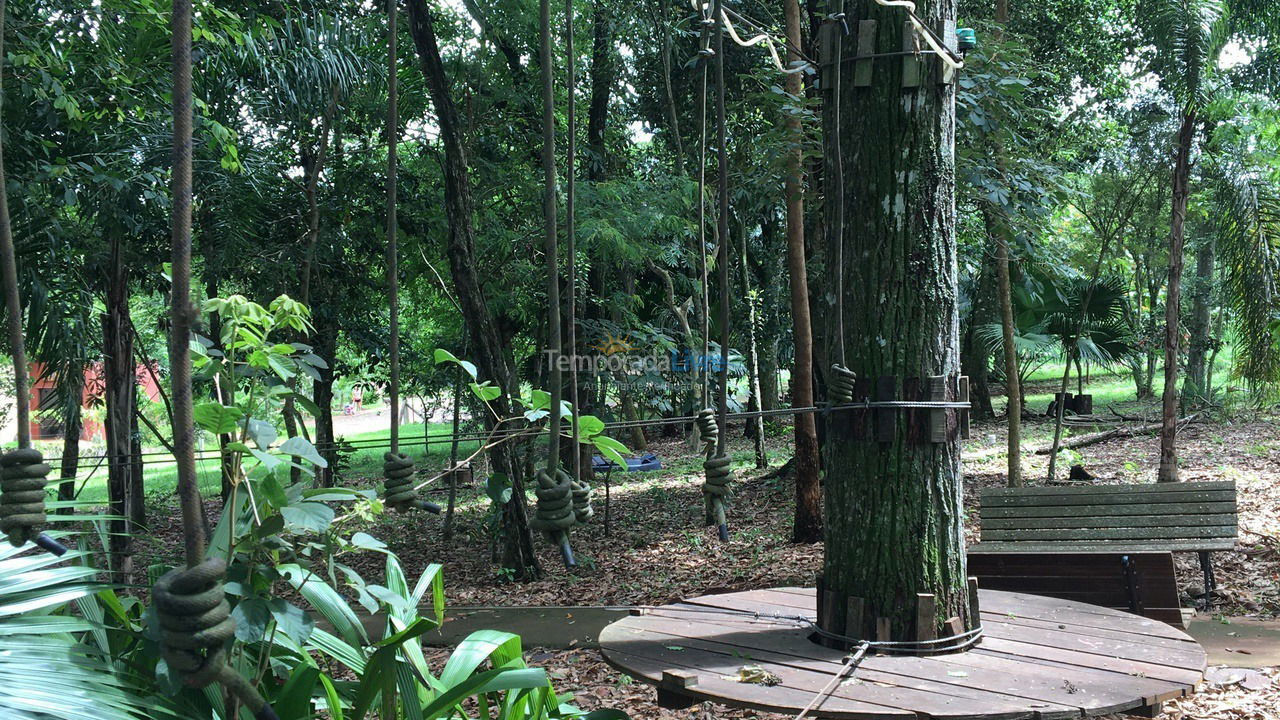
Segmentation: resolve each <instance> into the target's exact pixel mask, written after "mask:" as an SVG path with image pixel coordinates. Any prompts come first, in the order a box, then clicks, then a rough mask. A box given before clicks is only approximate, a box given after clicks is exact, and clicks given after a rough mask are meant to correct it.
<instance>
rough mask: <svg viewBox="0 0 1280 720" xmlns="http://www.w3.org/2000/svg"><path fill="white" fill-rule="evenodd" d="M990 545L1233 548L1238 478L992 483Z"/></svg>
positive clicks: (986, 500) (986, 505) (985, 507)
mask: <svg viewBox="0 0 1280 720" xmlns="http://www.w3.org/2000/svg"><path fill="white" fill-rule="evenodd" d="M981 499H982V510H981V518H982V542H983V543H988V542H990V543H998V544H999V545H1001V546H1007V545H1013V544H1022V543H1026V544H1028V546H1029V545H1030V544H1032V543H1035V544H1036V545H1041V546H1044V545H1052V546H1055V547H1060V548H1063V549H1070V548H1072V547H1077V546H1090V547H1093V546H1098V547H1105V546H1114V547H1117V548H1120V547H1124V546H1133V547H1154V546H1159V547H1160V548H1161V549H1164V550H1229V549H1231V548H1232V547H1233V546H1234V545H1235V538H1236V529H1237V527H1236V485H1235V483H1234V482H1230V481H1226V482H1186V483H1155V484H1143V485H1096V486H1084V487H1081V486H1054V487H1034V488H990V489H986V490H983V491H982V495H981Z"/></svg>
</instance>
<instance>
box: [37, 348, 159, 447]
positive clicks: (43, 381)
mask: <svg viewBox="0 0 1280 720" xmlns="http://www.w3.org/2000/svg"><path fill="white" fill-rule="evenodd" d="M30 377H31V407H30V410H31V438H32V439H33V440H60V439H62V435H63V430H64V428H63V426H62V417H61V414H60V413H59V412H58V388H57V385H58V378H57V377H56V376H55V375H53V374H52V373H48V372H46V371H45V367H44V365H43V364H42V363H32V364H31V375H30ZM134 377H135V380H136V382H137V385H138V387H140V388H142V391H143V392H145V393H146V394H147V398H148V399H150V400H152V401H155V400H156V399H158V398H159V397H160V385H159V383H158V382H157V380H158V378H159V377H160V374H159V370H158V368H156V366H155V365H154V364H152V366H151V367H150V368H148V367H147V366H146V365H141V364H140V365H138V367H137V368H136V369H135V370H134ZM103 382H104V381H103V375H102V363H100V362H96V363H93V364H91V365H89V366H88V367H87V368H85V371H84V390H83V391H82V393H81V399H80V407H81V409H82V410H90V409H93V408H99V407H102V395H103V391H104V385H103ZM81 426H82V427H81V431H80V439H81V440H86V441H94V440H100V439H102V437H103V427H102V421H101V420H99V419H97V418H95V417H92V416H91V415H89V414H88V413H82V414H81Z"/></svg>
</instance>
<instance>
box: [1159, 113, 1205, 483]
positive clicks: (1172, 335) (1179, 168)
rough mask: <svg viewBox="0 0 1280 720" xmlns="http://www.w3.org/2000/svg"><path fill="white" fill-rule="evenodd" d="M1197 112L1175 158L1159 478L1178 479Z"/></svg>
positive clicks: (1186, 118) (1182, 132) (1186, 121)
mask: <svg viewBox="0 0 1280 720" xmlns="http://www.w3.org/2000/svg"><path fill="white" fill-rule="evenodd" d="M1195 136H1196V113H1195V111H1194V110H1187V111H1186V112H1185V114H1184V115H1183V118H1182V126H1181V127H1180V128H1178V146H1177V149H1176V150H1175V153H1174V162H1173V203H1172V208H1171V212H1170V220H1169V288H1168V290H1167V291H1166V292H1165V301H1164V302H1165V308H1164V323H1165V328H1164V394H1163V396H1162V398H1161V415H1160V422H1161V423H1162V426H1161V428H1160V469H1159V471H1158V474H1157V476H1156V480H1157V481H1158V482H1178V445H1177V442H1178V333H1179V326H1180V323H1179V319H1180V317H1181V314H1182V313H1181V305H1182V246H1183V241H1184V240H1185V238H1186V222H1187V197H1188V195H1189V193H1190V185H1191V145H1192V143H1193V142H1194V141H1195Z"/></svg>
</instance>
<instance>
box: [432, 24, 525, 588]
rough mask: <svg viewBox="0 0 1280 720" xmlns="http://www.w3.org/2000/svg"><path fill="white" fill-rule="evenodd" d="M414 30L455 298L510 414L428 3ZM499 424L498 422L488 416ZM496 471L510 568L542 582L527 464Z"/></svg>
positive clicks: (507, 458)
mask: <svg viewBox="0 0 1280 720" xmlns="http://www.w3.org/2000/svg"><path fill="white" fill-rule="evenodd" d="M407 4H408V10H409V33H410V35H411V36H412V37H413V42H414V46H415V47H416V48H417V52H418V60H419V64H420V65H421V68H422V74H423V76H424V77H425V78H426V83H427V90H428V92H429V94H430V95H431V103H432V105H433V106H434V107H435V110H436V119H437V123H438V124H439V126H440V142H441V143H442V144H443V145H444V162H443V168H442V170H443V174H444V185H445V187H444V206H445V214H446V215H447V217H448V218H449V233H448V236H447V239H446V249H445V252H446V254H447V255H448V257H449V269H450V271H451V274H452V276H453V284H454V293H455V295H456V296H457V299H458V304H459V305H460V306H461V307H462V316H463V318H464V319H465V321H466V328H467V346H468V347H469V348H471V350H472V352H474V353H475V359H476V364H477V365H478V366H479V369H480V371H481V372H482V373H483V374H484V377H485V378H486V379H490V380H492V382H493V383H494V385H496V386H497V387H499V388H501V389H502V391H503V394H502V395H500V396H499V397H498V398H496V399H495V400H494V401H493V403H492V405H493V408H494V410H495V411H496V412H498V413H499V414H501V415H502V416H503V417H509V416H510V415H511V404H510V397H511V396H512V395H513V394H514V393H515V392H516V390H517V387H516V376H515V372H514V371H513V369H512V365H511V363H510V361H509V360H508V358H507V355H506V352H507V346H506V345H505V344H504V343H503V342H502V339H501V337H500V335H499V333H498V328H497V324H496V323H495V322H494V316H493V313H492V312H491V311H490V309H489V305H488V303H487V302H486V301H485V297H484V292H483V288H482V284H481V281H480V272H481V269H480V266H479V263H478V262H477V258H476V245H475V229H474V226H473V224H472V203H471V181H470V172H469V169H468V167H467V152H466V147H465V146H464V145H463V142H462V124H461V122H460V119H459V116H458V109H457V106H455V105H454V102H453V93H452V91H451V90H450V87H449V78H448V76H447V74H446V73H445V69H444V63H443V61H442V60H441V58H440V46H439V43H438V41H437V40H436V31H435V22H434V20H433V18H432V15H431V11H430V10H429V9H428V8H427V5H426V2H425V1H424V0H407ZM486 421H487V423H488V424H489V425H490V426H492V423H493V422H494V421H493V419H492V418H486ZM489 454H490V458H491V460H492V464H493V468H494V470H495V471H496V472H498V473H502V474H504V475H506V477H507V478H508V479H510V481H511V485H512V489H513V492H512V494H511V501H510V502H508V503H507V504H506V506H504V507H503V509H502V531H503V548H502V563H503V566H504V567H506V568H508V569H510V570H512V571H513V572H514V574H515V577H516V578H517V579H520V580H535V579H537V578H539V577H541V575H542V567H541V565H540V564H539V562H538V557H537V555H536V554H535V553H534V548H533V533H532V532H531V531H530V529H529V517H528V508H527V506H526V498H525V490H524V483H523V478H522V475H521V471H520V467H519V465H518V463H517V462H516V459H515V457H514V454H513V453H512V451H511V448H510V446H509V445H507V444H502V445H498V446H497V447H495V448H493V449H492V450H491V451H490V453H489Z"/></svg>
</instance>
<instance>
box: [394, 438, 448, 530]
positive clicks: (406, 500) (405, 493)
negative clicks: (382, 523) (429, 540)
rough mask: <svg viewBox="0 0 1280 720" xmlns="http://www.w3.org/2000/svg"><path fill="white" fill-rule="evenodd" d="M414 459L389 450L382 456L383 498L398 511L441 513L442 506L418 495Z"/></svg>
mask: <svg viewBox="0 0 1280 720" xmlns="http://www.w3.org/2000/svg"><path fill="white" fill-rule="evenodd" d="M413 474H414V467H413V460H411V459H410V458H409V456H408V455H404V454H402V453H396V452H389V453H386V454H385V455H383V456H382V478H383V480H382V499H383V502H385V503H386V504H387V506H388V507H390V508H394V509H395V510H396V511H397V512H408V511H410V510H426V511H427V512H431V513H435V514H436V515H439V514H440V506H439V505H436V504H435V503H432V502H427V501H426V500H423V499H421V498H419V497H418V491H417V490H416V489H415V488H414V486H413Z"/></svg>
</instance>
